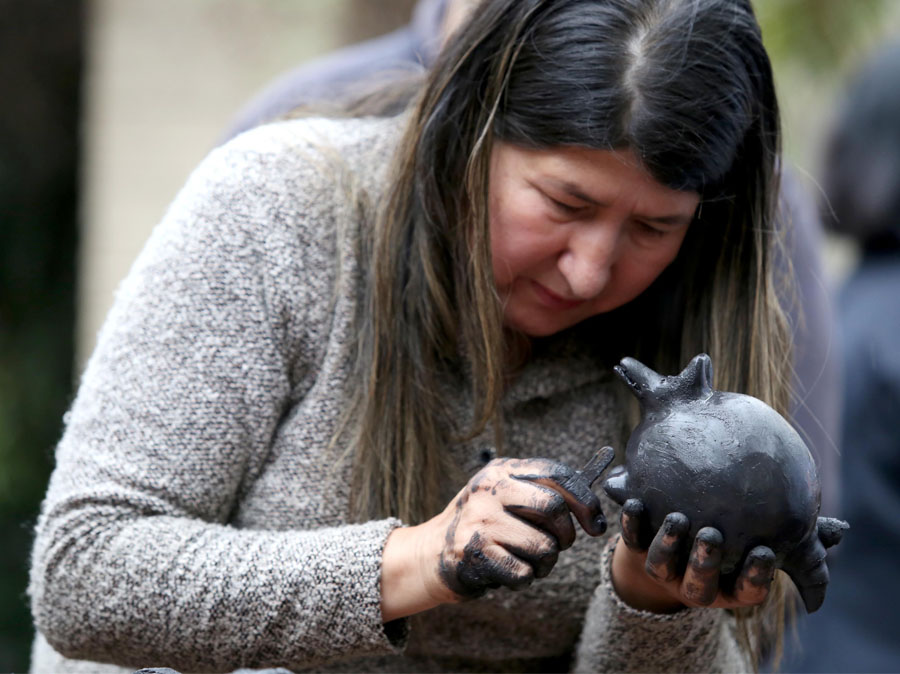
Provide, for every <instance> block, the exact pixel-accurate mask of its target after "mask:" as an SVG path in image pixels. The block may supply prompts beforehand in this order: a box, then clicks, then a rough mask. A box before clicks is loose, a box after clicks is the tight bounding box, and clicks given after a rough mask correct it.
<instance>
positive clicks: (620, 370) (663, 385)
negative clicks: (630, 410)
mask: <svg viewBox="0 0 900 674" xmlns="http://www.w3.org/2000/svg"><path fill="white" fill-rule="evenodd" d="M613 369H614V370H615V372H616V374H617V375H619V378H621V379H622V381H624V382H625V383H626V384H628V388H630V389H631V391H632V393H634V395H635V397H636V398H637V399H638V401H640V403H641V407H642V408H643V409H644V411H645V412H652V411H653V410H657V409H659V408H661V407H665V406H667V405H668V404H670V403H672V402H674V401H675V400H684V399H688V400H699V399H701V398H706V397H707V396H709V395H710V394H711V393H712V391H713V388H712V378H713V373H712V361H711V360H710V358H709V356H707V355H706V354H705V353H701V354H699V355H697V356H694V358H692V359H691V362H690V363H688V365H687V367H686V368H684V370H682V371H681V374H679V375H677V376H674V377H663V376H662V375H660V374H659V373H658V372H656V371H654V370H651V369H650V368H649V367H647V366H646V365H644V364H643V363H642V362H640V361H639V360H635V359H634V358H623V359H622V360H621V361H620V362H619V364H618V365H616V366H615V367H614V368H613Z"/></svg>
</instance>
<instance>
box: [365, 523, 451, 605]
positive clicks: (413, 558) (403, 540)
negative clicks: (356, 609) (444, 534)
mask: <svg viewBox="0 0 900 674" xmlns="http://www.w3.org/2000/svg"><path fill="white" fill-rule="evenodd" d="M431 547H433V546H430V545H429V531H428V528H427V522H426V523H425V524H420V525H418V526H415V527H400V528H397V529H394V530H393V531H392V532H391V533H390V534H389V535H388V537H387V540H386V541H385V543H384V550H383V552H382V559H381V617H382V620H383V621H384V622H390V621H391V620H396V619H398V618H405V617H406V616H410V615H413V614H415V613H420V612H422V611H426V610H428V609H430V608H434V607H435V606H438V605H440V604H445V603H449V602H450V601H452V600H453V597H452V594H451V593H450V591H449V589H447V588H444V589H445V590H446V592H445V593H443V594H442V593H441V589H442V585H441V583H440V580H439V578H438V564H439V555H440V548H437V550H435V551H434V552H431V551H430V548H431ZM432 567H433V568H432Z"/></svg>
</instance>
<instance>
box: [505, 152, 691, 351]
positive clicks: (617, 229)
mask: <svg viewBox="0 0 900 674" xmlns="http://www.w3.org/2000/svg"><path fill="white" fill-rule="evenodd" d="M699 200H700V197H699V195H698V194H697V193H696V192H680V191H678V190H673V189H670V188H668V187H666V186H665V185H662V184H660V183H658V182H657V181H656V180H654V179H653V178H652V177H651V176H650V175H649V174H648V173H647V172H646V171H645V170H644V169H643V167H642V166H641V165H640V163H639V162H638V161H637V159H636V157H635V156H634V154H633V153H632V152H631V151H630V150H623V151H615V152H610V151H605V150H590V149H584V148H571V147H563V148H554V149H550V150H529V149H524V148H521V147H518V146H515V145H510V144H507V143H496V144H495V145H494V149H493V153H492V155H491V173H490V218H491V248H492V257H493V267H494V282H495V283H496V285H497V291H498V293H499V295H500V298H501V300H502V301H503V305H504V310H503V317H504V323H505V324H506V325H507V326H508V327H510V328H514V329H517V330H520V331H522V332H524V333H525V334H527V335H530V336H532V337H544V336H547V335H552V334H553V333H556V332H559V331H560V330H564V329H566V328H568V327H571V326H573V325H575V324H576V323H579V322H581V321H583V320H585V319H586V318H590V317H591V316H595V315H597V314H601V313H603V312H606V311H611V310H612V309H615V308H617V307H620V306H622V305H623V304H625V303H627V302H630V301H631V300H632V299H634V298H635V297H637V296H638V295H639V294H640V293H642V292H643V291H644V290H646V288H647V287H648V286H649V285H650V284H651V283H653V281H654V280H655V279H656V277H657V276H659V275H660V273H662V271H663V270H664V269H665V268H666V267H667V266H668V265H669V263H671V262H672V260H674V259H675V256H676V255H677V254H678V249H679V248H680V247H681V242H682V241H684V237H685V234H687V229H688V225H689V224H690V222H691V220H692V219H693V216H694V211H695V210H696V209H697V204H698V203H699Z"/></svg>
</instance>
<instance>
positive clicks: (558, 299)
mask: <svg viewBox="0 0 900 674" xmlns="http://www.w3.org/2000/svg"><path fill="white" fill-rule="evenodd" d="M531 287H532V289H533V290H534V294H535V295H536V296H537V298H538V301H539V302H540V303H541V304H543V305H544V306H546V307H547V308H548V309H553V310H554V311H565V310H567V309H574V308H575V307H577V306H579V305H581V304H584V302H585V300H570V299H567V298H565V297H563V296H561V295H558V294H556V293H555V292H553V291H552V290H550V289H549V288H547V287H546V286H543V285H541V284H540V283H538V282H537V281H535V280H533V279H531Z"/></svg>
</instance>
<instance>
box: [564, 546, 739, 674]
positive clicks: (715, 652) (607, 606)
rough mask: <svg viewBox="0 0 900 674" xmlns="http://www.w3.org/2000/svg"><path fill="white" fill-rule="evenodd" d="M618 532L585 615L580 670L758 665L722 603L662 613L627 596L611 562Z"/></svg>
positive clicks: (679, 669)
mask: <svg viewBox="0 0 900 674" xmlns="http://www.w3.org/2000/svg"><path fill="white" fill-rule="evenodd" d="M617 541H618V536H613V537H612V539H611V540H610V542H609V544H608V545H607V547H606V550H605V551H604V553H603V557H602V559H601V564H602V576H601V582H600V584H599V585H598V586H597V588H596V590H595V591H594V595H593V597H592V598H591V602H590V604H589V605H588V610H587V614H586V615H585V623H584V628H583V630H582V635H581V640H580V643H579V645H578V651H577V655H576V661H575V671H577V672H746V671H753V668H752V666H751V665H750V663H749V660H748V659H747V658H746V657H745V655H744V654H743V653H742V651H741V649H740V647H739V646H738V643H737V639H736V637H735V635H734V631H733V630H734V625H733V623H734V618H733V617H732V616H730V615H729V614H728V613H727V612H726V611H724V610H722V609H713V608H705V609H684V610H682V611H678V612H677V613H671V614H665V615H661V614H657V613H650V612H648V611H639V610H637V609H634V608H631V607H630V606H628V605H627V604H626V603H625V602H623V601H622V600H621V599H620V598H619V596H618V594H616V591H615V589H614V588H613V585H612V579H611V575H610V568H611V565H612V556H613V551H614V550H615V547H616V542H617Z"/></svg>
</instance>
